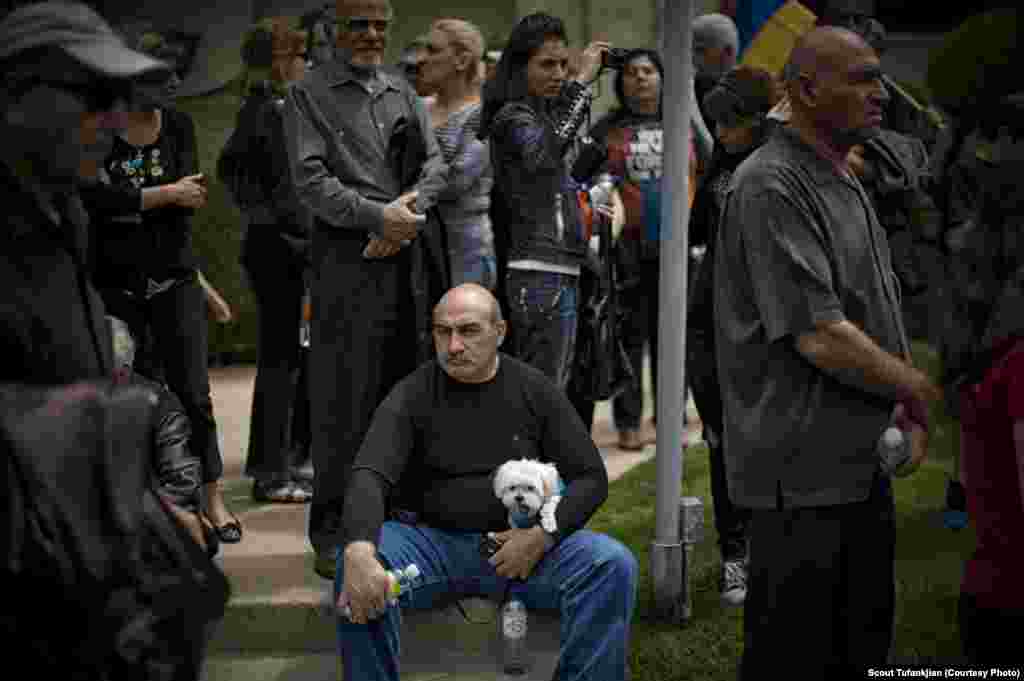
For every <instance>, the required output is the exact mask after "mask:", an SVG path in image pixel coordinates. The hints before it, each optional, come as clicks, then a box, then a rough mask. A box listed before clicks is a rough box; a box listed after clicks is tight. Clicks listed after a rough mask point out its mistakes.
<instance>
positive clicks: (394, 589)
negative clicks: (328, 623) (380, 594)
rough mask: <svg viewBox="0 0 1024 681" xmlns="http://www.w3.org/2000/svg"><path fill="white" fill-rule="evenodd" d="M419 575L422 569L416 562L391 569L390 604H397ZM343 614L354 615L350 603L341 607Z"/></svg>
mask: <svg viewBox="0 0 1024 681" xmlns="http://www.w3.org/2000/svg"><path fill="white" fill-rule="evenodd" d="M419 576H420V569H419V568H418V567H417V566H416V564H415V563H412V564H410V565H409V566H408V567H406V568H405V569H401V568H400V569H397V570H389V571H388V578H389V579H390V581H391V586H389V587H388V605H389V606H394V605H397V604H398V597H399V596H401V595H402V594H404V593H406V592H407V591H409V590H410V589H411V588H412V583H413V581H414V580H416V578H418V577H419ZM341 614H343V615H344V616H345V617H348V618H351V617H352V609H351V608H349V606H348V604H345V606H344V607H343V608H342V609H341Z"/></svg>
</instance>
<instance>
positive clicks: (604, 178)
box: [587, 173, 615, 255]
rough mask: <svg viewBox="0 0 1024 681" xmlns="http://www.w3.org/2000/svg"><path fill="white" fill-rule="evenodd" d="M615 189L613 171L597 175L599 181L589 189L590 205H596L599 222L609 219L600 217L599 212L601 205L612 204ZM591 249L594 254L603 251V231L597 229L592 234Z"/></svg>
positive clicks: (595, 215) (596, 218) (595, 213)
mask: <svg viewBox="0 0 1024 681" xmlns="http://www.w3.org/2000/svg"><path fill="white" fill-rule="evenodd" d="M614 191H615V177H614V176H613V175H612V174H611V173H601V174H600V175H599V176H598V177H597V181H596V182H595V183H594V185H593V186H592V187H591V188H590V189H589V190H588V192H587V193H588V194H590V205H592V206H593V207H594V220H595V224H597V222H596V221H597V220H607V219H608V218H605V217H603V216H600V217H599V213H598V212H597V211H598V209H599V208H601V207H606V208H607V207H611V206H612V192H614ZM589 246H590V250H591V251H593V253H594V255H597V254H598V253H600V251H601V233H600V231H599V230H597V229H595V230H594V233H592V234H591V235H590V241H589Z"/></svg>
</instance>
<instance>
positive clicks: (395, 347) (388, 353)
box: [309, 232, 417, 555]
mask: <svg viewBox="0 0 1024 681" xmlns="http://www.w3.org/2000/svg"><path fill="white" fill-rule="evenodd" d="M339 241H340V243H339ZM351 249H352V247H351V244H349V243H347V242H346V241H345V240H344V238H342V239H341V240H337V239H335V238H334V237H331V236H328V235H325V234H324V233H322V232H317V233H315V235H314V253H315V254H317V258H318V261H317V263H316V264H315V266H314V270H315V272H314V275H313V285H312V294H313V324H312V339H311V347H310V356H309V359H310V365H309V399H310V413H311V424H312V432H313V447H312V455H313V471H314V482H313V502H312V504H311V506H310V510H309V538H310V542H311V543H312V545H313V547H314V548H315V549H316V551H317V553H320V554H323V555H330V554H329V552H330V551H331V549H333V548H334V547H336V546H337V545H338V542H339V541H340V539H341V519H342V514H343V512H344V502H345V491H346V488H347V486H348V481H349V478H350V477H351V476H350V473H351V468H352V463H353V462H354V461H355V457H356V454H357V453H358V452H359V447H360V446H361V445H362V442H363V438H364V437H365V435H366V432H367V431H368V430H369V428H370V423H371V422H372V420H373V414H374V412H375V411H376V410H377V406H378V405H379V404H380V403H381V402H383V401H384V398H385V397H387V395H388V393H389V392H390V391H391V389H392V388H393V387H394V385H395V384H396V383H398V381H400V380H401V379H403V378H405V376H407V375H408V374H409V373H410V372H411V371H412V370H413V369H415V368H416V363H417V346H416V342H417V341H416V320H415V316H414V315H415V311H414V306H413V300H412V293H411V286H410V277H411V270H410V265H409V255H408V253H407V251H408V250H409V249H404V251H405V252H403V253H401V254H399V255H397V256H395V257H393V258H387V259H383V260H374V261H365V262H364V261H363V259H362V257H361V256H360V255H359V253H360V252H361V250H362V245H361V244H359V245H358V249H357V250H355V251H354V255H353V252H350V251H351Z"/></svg>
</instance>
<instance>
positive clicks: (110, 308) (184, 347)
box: [101, 274, 224, 483]
mask: <svg viewBox="0 0 1024 681" xmlns="http://www.w3.org/2000/svg"><path fill="white" fill-rule="evenodd" d="M101 294H102V296H103V302H104V303H105V305H106V307H107V314H110V315H113V316H115V317H118V318H119V319H121V320H122V321H124V322H125V323H126V324H128V328H129V329H131V332H132V335H134V336H135V338H136V342H137V343H138V344H139V346H140V347H143V341H142V339H145V338H147V335H148V337H151V338H152V341H153V351H154V353H155V355H156V356H155V357H154V358H152V359H153V360H154V361H153V362H152V363H155V364H158V365H159V366H160V367H162V368H163V379H164V380H165V381H166V382H167V386H168V387H169V388H170V389H171V391H172V392H174V394H175V395H177V396H178V399H180V400H181V404H182V406H183V407H184V408H185V413H186V415H187V416H188V418H189V422H190V424H191V426H192V437H191V439H190V441H189V446H190V448H191V449H192V453H193V454H194V455H195V456H197V457H199V460H200V461H201V462H202V465H203V482H204V483H208V482H215V481H217V480H220V478H221V476H222V475H223V474H224V462H223V460H222V459H221V454H220V446H219V445H218V443H217V422H216V421H215V420H214V417H213V400H212V399H211V398H210V375H209V371H208V365H209V347H208V344H207V333H208V331H207V321H206V297H205V295H204V294H203V289H202V287H201V286H200V285H199V281H198V279H197V278H196V276H195V274H193V275H192V276H191V277H189V278H187V279H186V280H185V281H184V282H182V283H179V284H177V285H175V286H173V287H172V288H170V289H169V290H167V291H164V292H163V293H157V294H156V295H154V296H153V297H152V298H149V299H146V298H145V296H144V295H142V293H141V292H139V293H138V294H134V293H131V292H129V291H125V290H122V289H116V288H108V289H102V290H101ZM142 371H143V370H142V369H141V367H140V372H142Z"/></svg>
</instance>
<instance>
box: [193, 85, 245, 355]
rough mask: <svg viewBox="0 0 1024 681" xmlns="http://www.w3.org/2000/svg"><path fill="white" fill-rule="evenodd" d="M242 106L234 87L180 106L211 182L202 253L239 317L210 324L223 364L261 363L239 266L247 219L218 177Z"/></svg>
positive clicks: (196, 225)
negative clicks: (191, 125)
mask: <svg viewBox="0 0 1024 681" xmlns="http://www.w3.org/2000/svg"><path fill="white" fill-rule="evenodd" d="M240 106H241V100H240V99H239V97H238V94H237V87H235V86H234V85H232V86H229V87H228V88H226V89H225V90H223V91H221V92H217V93H214V94H211V95H207V96H204V97H190V98H187V99H181V100H179V101H178V102H177V107H178V108H179V109H181V110H182V111H184V112H186V113H188V114H189V115H191V116H192V119H193V121H194V122H195V126H196V137H197V144H198V149H199V168H200V171H201V172H203V173H205V174H206V176H207V178H208V180H209V188H210V196H209V201H208V202H207V204H206V207H205V208H203V209H202V210H200V211H197V212H196V216H195V219H194V222H193V237H194V241H195V249H196V253H197V254H198V256H199V258H200V261H201V262H202V268H203V272H204V273H205V274H206V278H207V280H209V282H210V283H211V284H213V286H214V287H215V288H216V289H217V290H218V291H220V292H221V295H223V296H224V298H225V300H227V301H228V303H229V304H230V305H231V309H232V311H233V312H234V314H235V320H234V321H233V322H231V323H230V324H217V323H216V322H212V321H211V322H210V356H211V360H212V361H214V362H217V363H222V362H232V361H255V359H256V304H255V301H254V299H253V297H252V293H251V292H250V291H249V289H248V287H247V286H246V284H245V279H244V277H243V275H242V270H241V266H240V265H239V264H238V256H239V252H240V250H239V249H240V245H241V237H242V216H241V213H239V211H238V209H237V208H236V207H235V205H234V204H233V203H232V201H231V199H230V197H229V196H228V194H227V191H226V190H225V188H224V187H223V185H221V184H220V182H219V181H218V180H217V172H216V170H217V156H218V155H219V154H220V151H221V149H223V148H224V143H225V142H226V141H227V139H228V136H229V135H230V134H231V131H232V129H233V128H234V125H235V116H236V114H237V112H238V109H239V107H240Z"/></svg>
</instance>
